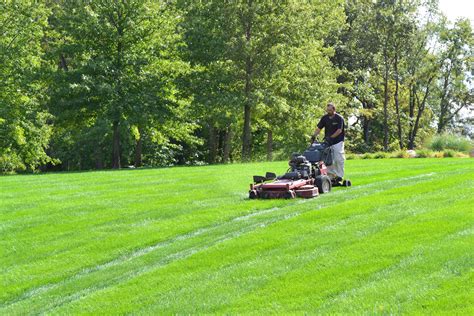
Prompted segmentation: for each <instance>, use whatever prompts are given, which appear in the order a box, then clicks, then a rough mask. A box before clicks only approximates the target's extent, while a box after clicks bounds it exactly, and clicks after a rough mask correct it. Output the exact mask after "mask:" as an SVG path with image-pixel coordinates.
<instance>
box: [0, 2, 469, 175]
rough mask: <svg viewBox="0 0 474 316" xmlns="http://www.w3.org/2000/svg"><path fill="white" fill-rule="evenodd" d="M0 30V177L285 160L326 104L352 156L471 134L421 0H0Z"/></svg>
mask: <svg viewBox="0 0 474 316" xmlns="http://www.w3.org/2000/svg"><path fill="white" fill-rule="evenodd" d="M0 34H1V36H0V170H1V171H3V172H9V171H22V170H37V169H43V170H78V169H94V168H97V169H101V168H120V167H123V166H128V165H135V166H137V167H139V166H142V165H146V166H164V165H172V164H200V163H218V162H219V163H225V162H229V161H240V160H243V161H248V160H255V159H268V160H272V159H276V158H282V157H285V158H286V156H287V155H288V154H289V153H291V152H292V151H295V150H301V148H303V147H304V146H305V145H306V143H307V141H308V139H309V136H310V135H311V133H312V131H313V130H314V127H315V124H316V122H317V120H318V118H319V117H320V116H321V115H322V114H323V112H324V109H325V104H326V103H327V102H328V101H332V102H334V103H335V104H336V105H337V107H338V108H337V109H338V111H339V112H341V113H342V114H343V115H344V116H345V118H346V121H347V122H348V123H349V126H348V129H347V133H348V137H347V145H346V146H347V147H348V149H349V150H351V151H353V152H370V151H380V150H384V151H390V150H394V149H404V148H409V149H412V148H415V147H416V146H419V145H421V144H422V143H423V142H424V140H425V139H426V138H428V137H430V136H431V135H433V134H434V133H442V132H444V131H447V130H450V131H454V132H457V133H459V134H465V135H468V136H471V134H470V133H472V132H473V131H472V116H471V115H469V114H470V113H471V112H470V111H472V110H473V108H472V107H473V105H472V104H473V88H472V87H473V84H472V82H471V80H472V75H473V64H474V59H473V47H474V41H473V33H472V28H471V24H470V22H469V20H467V19H465V20H462V19H461V20H458V21H456V22H449V21H447V20H446V18H445V17H443V16H442V15H441V14H440V13H439V12H438V10H437V2H436V1H430V0H427V1H419V0H411V1H399V0H385V1H372V0H354V1H344V0H339V1H334V0H331V1H329V0H319V1H306V0H283V1H270V0H268V1H267V0H218V1H214V0H208V1H195V0H175V1H164V0H163V1H157V0H154V1H148V0H128V1H125V0H121V1H106V0H104V1H95V0H94V1H93V0H81V1H79V0H44V1H41V2H37V1H13V0H6V1H2V2H0ZM470 126H471V129H469V127H470Z"/></svg>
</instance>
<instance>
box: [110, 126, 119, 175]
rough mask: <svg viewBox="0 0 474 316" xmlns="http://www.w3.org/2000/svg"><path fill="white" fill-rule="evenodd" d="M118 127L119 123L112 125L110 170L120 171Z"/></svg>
mask: <svg viewBox="0 0 474 316" xmlns="http://www.w3.org/2000/svg"><path fill="white" fill-rule="evenodd" d="M120 167H121V166H120V126H119V121H114V123H113V150H112V168H113V169H120Z"/></svg>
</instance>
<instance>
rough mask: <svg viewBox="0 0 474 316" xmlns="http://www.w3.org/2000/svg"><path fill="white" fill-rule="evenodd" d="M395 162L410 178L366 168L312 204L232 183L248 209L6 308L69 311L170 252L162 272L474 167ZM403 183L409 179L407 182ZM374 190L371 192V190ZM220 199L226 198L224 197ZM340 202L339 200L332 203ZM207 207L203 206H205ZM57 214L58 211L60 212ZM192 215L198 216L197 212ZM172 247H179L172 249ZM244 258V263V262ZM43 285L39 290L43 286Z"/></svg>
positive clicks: (335, 224)
mask: <svg viewBox="0 0 474 316" xmlns="http://www.w3.org/2000/svg"><path fill="white" fill-rule="evenodd" d="M364 162H365V163H367V162H366V161H364ZM391 162H392V164H395V165H396V166H395V168H392V169H391V170H393V169H395V170H398V171H400V175H411V176H407V177H406V179H403V178H401V179H400V178H398V177H399V176H400V175H398V174H395V173H393V172H385V173H380V170H377V172H375V173H376V174H378V176H377V177H378V178H381V179H384V178H385V179H393V181H392V180H388V181H387V183H383V182H382V183H379V184H380V185H379V186H378V187H377V186H376V183H377V181H373V183H371V182H370V181H367V180H369V179H368V178H370V171H369V170H368V173H367V174H366V175H365V177H361V178H360V180H361V181H360V182H361V183H362V185H361V186H360V188H357V187H353V188H352V189H350V190H348V191H344V190H339V191H335V192H333V193H332V194H330V195H327V196H322V197H320V198H318V199H316V200H314V201H315V202H316V203H311V202H310V201H302V200H297V201H245V200H242V193H241V192H239V191H237V190H236V188H235V187H233V188H232V189H229V190H230V191H229V192H231V198H230V200H233V201H234V204H244V203H247V209H245V208H242V209H238V207H237V210H236V207H235V206H234V205H232V206H231V207H227V208H226V209H225V210H224V211H227V212H228V213H230V214H223V213H222V210H221V213H220V214H218V216H216V217H213V218H209V223H206V224H207V225H206V224H202V223H199V224H198V225H197V226H192V225H190V226H189V227H187V228H188V229H187V232H185V233H184V234H181V235H179V234H178V235H171V237H168V238H165V239H164V241H165V242H166V241H170V240H171V241H172V240H173V238H176V240H174V241H172V242H171V243H170V244H172V245H173V246H172V247H168V246H166V247H164V248H165V250H166V251H164V252H160V251H154V250H153V251H152V252H151V253H149V254H148V253H146V251H145V254H144V255H143V256H142V255H140V256H138V257H137V258H139V259H140V260H138V261H137V262H135V259H132V260H131V261H132V263H134V264H136V265H135V266H134V265H133V264H132V265H130V266H127V264H122V262H121V261H120V258H127V256H129V255H130V253H132V254H133V253H134V252H138V253H140V251H143V249H145V248H146V247H150V244H148V243H144V240H148V239H146V238H143V239H141V240H140V241H139V242H137V241H135V240H133V241H134V242H135V243H134V245H135V247H134V248H132V249H130V251H129V248H126V249H124V250H125V251H124V253H125V255H122V256H114V255H112V252H110V251H108V252H107V257H109V258H110V257H112V258H111V260H117V258H118V259H119V260H118V261H116V262H117V265H116V266H113V265H112V266H113V268H114V269H109V268H107V269H105V270H100V269H99V270H97V271H96V273H95V274H94V273H92V274H90V275H88V274H85V275H84V276H85V278H84V279H82V277H80V278H75V277H74V276H76V275H77V274H78V273H77V272H76V273H73V274H72V275H71V274H69V276H67V273H66V276H65V275H62V276H61V278H58V279H59V280H64V279H66V280H68V279H69V280H70V281H68V282H71V283H68V286H67V289H66V291H65V292H63V293H62V294H63V295H61V293H60V292H61V290H65V289H64V288H63V287H64V285H65V284H62V285H61V286H60V287H58V288H56V289H55V288H54V287H53V288H51V289H52V290H54V291H50V290H49V289H48V290H47V291H45V292H41V291H39V292H37V293H36V294H38V293H39V294H41V295H36V294H35V292H34V291H35V288H36V289H38V287H37V286H36V287H30V288H32V290H31V291H32V292H31V293H33V294H35V295H33V297H31V300H30V299H25V301H24V302H23V301H18V302H17V304H14V305H12V306H9V307H7V310H8V311H11V312H15V311H16V312H19V311H20V310H22V309H23V308H25V309H23V311H25V310H28V304H29V303H33V301H34V300H35V299H37V302H38V306H41V304H42V303H45V304H44V305H42V307H43V308H41V309H38V310H43V311H48V310H49V308H55V307H56V306H58V307H61V306H63V307H61V308H65V310H70V306H82V304H87V303H83V302H89V301H92V302H94V300H95V299H97V298H100V297H103V296H102V294H100V293H102V292H108V290H111V291H112V292H113V291H114V289H117V288H121V287H122V286H123V284H128V283H130V282H132V281H133V280H135V279H137V277H136V276H137V275H133V273H134V271H135V270H136V271H141V270H147V269H143V267H149V266H153V264H155V263H156V262H157V261H159V260H160V259H163V258H166V254H168V255H169V258H173V256H174V255H175V256H177V257H176V258H178V260H177V261H176V260H171V261H169V262H166V260H162V261H163V262H162V263H163V264H162V266H160V267H158V269H159V270H163V269H165V270H166V269H167V268H168V266H169V265H171V266H173V265H175V264H178V263H179V262H183V263H184V262H187V261H193V260H195V258H196V256H198V257H199V254H200V253H207V252H208V251H212V250H213V249H215V248H219V247H221V246H222V245H225V247H227V245H228V244H229V243H232V242H233V240H234V239H235V240H238V241H240V240H241V239H242V238H245V236H248V235H252V234H255V233H256V232H259V231H261V230H264V231H265V230H267V229H269V228H271V227H274V226H275V225H276V226H278V225H280V224H276V223H277V222H281V221H282V222H281V223H282V224H281V225H286V224H287V223H288V222H292V221H293V220H294V219H291V218H292V217H294V216H297V215H300V214H303V213H306V212H309V213H314V212H312V211H314V210H317V209H318V207H317V208H314V205H315V204H316V205H317V206H321V208H322V211H321V210H320V211H318V212H319V213H326V211H328V210H330V208H331V205H330V204H331V203H338V204H340V205H339V206H340V207H342V208H347V207H349V206H348V205H346V204H347V203H350V201H348V200H346V199H345V198H346V197H348V196H349V195H351V196H352V197H353V198H356V199H360V201H359V202H357V203H359V204H361V203H362V204H363V203H365V201H366V200H365V199H364V196H365V194H367V195H366V197H367V196H370V195H371V194H372V193H373V195H374V198H375V199H376V200H378V201H379V202H380V200H381V196H378V195H377V194H376V192H377V191H378V190H382V191H383V190H385V188H384V187H383V185H384V184H385V185H386V186H387V190H388V189H389V188H393V187H394V186H397V185H401V186H404V187H407V188H408V189H410V188H411V187H410V185H409V184H412V185H414V186H416V185H417V184H422V183H418V182H416V181H425V180H426V179H428V180H432V179H434V178H438V177H439V178H440V179H444V178H446V177H447V178H450V177H453V178H457V179H458V180H459V176H458V175H457V174H456V173H457V172H453V171H456V170H458V172H459V174H461V173H464V174H466V173H467V174H469V172H471V171H472V163H470V162H469V161H468V160H447V163H446V162H444V163H443V165H441V163H440V162H441V161H440V160H438V161H433V160H426V161H425V163H424V164H420V163H419V162H418V161H416V162H415V163H413V165H412V166H411V167H412V168H409V167H410V166H408V168H403V167H402V166H401V165H400V163H401V162H399V161H396V160H395V161H391ZM457 162H459V163H457ZM357 163H360V162H357ZM377 164H380V162H377ZM366 167H367V166H366ZM441 167H442V168H441ZM210 168H211V167H210ZM358 168H359V166H358ZM203 169H205V168H203ZM348 169H349V170H350V168H348ZM367 169H371V168H367ZM371 170H372V169H371ZM374 170H375V169H374ZM146 171H147V172H152V171H151V170H146ZM430 171H431V172H430ZM439 171H442V172H441V173H440V174H438V173H437V172H439ZM211 173H212V172H211ZM388 173H390V176H391V177H392V178H389V177H387V174H388ZM72 175H74V174H72ZM72 175H71V176H72ZM471 177H472V174H471ZM7 178H8V177H7ZM240 178H241V179H240V180H239V176H236V179H237V180H236V183H239V181H240V182H242V186H244V184H245V189H246V187H247V185H248V183H247V182H248V179H244V178H243V177H242V176H240ZM397 180H399V181H398V182H397ZM404 181H405V182H406V183H404ZM364 183H365V184H364ZM423 185H424V183H423ZM436 185H437V186H439V187H441V188H442V187H443V184H442V183H441V184H440V183H437V182H436ZM429 187H430V184H429V183H428V188H429ZM361 188H364V190H360V189H361ZM237 189H238V188H237ZM245 189H244V190H245ZM358 190H360V192H362V191H366V192H363V193H364V195H362V194H361V195H360V196H357V195H353V194H354V193H355V194H358ZM371 190H373V192H372V191H371ZM432 190H433V188H431V191H432ZM389 191H391V190H389ZM458 191H459V192H452V195H453V196H456V194H458V195H459V193H460V192H465V190H463V188H458ZM206 192H207V191H206ZM214 193H215V194H216V195H215V197H216V199H221V197H220V194H221V191H217V192H214ZM346 193H350V194H346ZM418 193H419V192H418ZM244 194H245V193H244ZM420 194H421V195H423V193H420ZM405 197H406V194H405ZM236 198H237V200H240V202H239V203H235V200H236ZM408 198H410V196H408ZM222 200H225V197H224V198H222ZM336 200H337V201H338V202H334V201H336ZM329 202H331V203H329ZM213 203H214V202H213V199H212V196H211V197H209V196H207V199H206V201H203V203H202V205H204V206H205V207H208V206H209V205H213ZM357 203H356V204H357ZM376 203H377V201H376ZM196 204H200V203H196ZM249 204H250V205H251V207H248V205H249ZM382 205H383V204H382ZM130 206H133V205H130ZM205 207H204V208H203V209H205ZM188 210H189V213H192V212H193V210H192V209H190V208H189V206H188ZM216 212H218V213H219V210H216ZM331 212H335V211H334V210H332V211H331ZM92 213H93V212H92ZM58 214H59V212H58ZM131 214H134V213H133V212H130V213H129V214H127V215H126V216H131ZM135 214H140V211H138V212H136V213H135ZM170 215H171V218H173V215H172V214H170ZM194 215H196V214H194ZM362 215H363V214H362ZM38 216H39V215H38ZM302 216H306V215H300V216H298V217H296V219H298V218H300V217H302ZM177 218H179V216H177ZM190 218H192V216H190ZM216 218H217V221H216V220H215V219H216ZM285 219H286V220H285ZM319 220H321V221H323V220H324V218H321V219H319ZM350 221H358V217H357V216H352V215H351V216H348V217H346V218H342V219H340V220H338V221H336V218H328V223H327V224H328V225H326V226H325V228H324V230H325V232H335V233H338V234H341V229H343V228H344V225H345V223H347V222H350ZM228 222H230V223H232V225H230V224H228ZM234 222H235V223H234ZM382 222H383V221H382ZM129 223H130V224H134V222H133V221H131V222H126V224H125V225H127V224H129ZM138 223H140V224H143V225H144V226H147V225H148V224H149V223H148V222H147V221H146V219H145V221H144V222H143V221H140V220H139V221H138ZM300 224H301V225H302V226H304V225H306V223H300ZM379 224H380V223H379ZM105 225H106V224H105ZM239 225H240V226H239ZM214 227H216V228H214ZM189 228H190V229H189ZM154 229H155V230H156V227H153V228H152V229H150V230H151V231H153V230H154ZM203 229H204V232H203V233H197V234H196V236H197V237H200V238H201V239H200V238H196V237H195V236H194V234H193V232H199V231H200V230H203ZM206 229H209V231H206ZM374 229H377V227H375V228H374ZM109 233H110V234H114V235H115V236H116V237H119V238H118V239H120V243H117V245H120V244H121V243H122V244H123V242H124V241H126V240H127V239H126V238H123V236H122V235H121V234H118V235H117V232H116V231H114V230H113V229H111V230H110V232H109ZM186 234H190V235H191V237H190V238H184V239H180V236H186ZM158 235H159V234H158ZM302 235H303V239H302V240H303V241H305V238H304V233H302ZM25 236H26V235H25ZM140 237H142V236H140ZM144 237H147V238H148V236H144ZM30 238H31V237H30ZM306 238H308V237H307V236H306ZM31 239H33V238H31ZM66 240H67V238H66ZM157 242H158V243H159V242H163V240H162V239H160V240H156V239H155V240H154V241H153V242H152V243H151V246H153V245H156V243H157ZM199 245H201V246H203V247H202V248H199V247H197V248H196V247H194V246H199ZM145 246H146V247H145ZM331 246H332V245H331ZM321 248H322V247H321ZM277 249H278V247H277ZM107 250H108V249H107ZM172 250H176V251H175V252H174V253H173V251H172ZM180 250H181V251H182V252H183V253H187V254H188V255H189V256H184V257H180V256H179V253H180ZM46 251H47V250H46V249H41V251H39V252H38V253H43V254H44V253H45V252H46ZM321 251H322V250H321ZM86 253H87V254H89V255H91V257H93V255H94V253H91V252H86ZM127 253H128V254H127ZM176 254H178V255H176ZM252 254H253V253H252V252H250V253H248V255H249V256H250V257H248V258H247V259H245V260H248V261H249V260H250V258H251V255H252ZM305 255H307V254H306V253H305V252H304V251H303V252H302V253H301V254H300V256H302V257H304V256H305ZM275 257H276V258H278V253H277V252H275V253H274V255H273V257H270V258H275ZM310 257H311V256H310ZM114 258H115V259H114ZM219 259H220V258H218V260H217V261H218V262H219ZM234 259H235V258H234ZM94 260H95V262H96V263H98V264H105V265H106V264H107V263H108V262H110V260H109V261H102V262H100V260H97V258H94V259H91V262H93V261H94ZM245 260H244V261H243V262H245ZM98 261H99V262H98ZM127 261H128V259H127V260H125V262H127ZM41 263H44V264H47V263H49V261H48V260H45V261H44V262H41ZM76 264H77V262H76ZM230 265H231V266H232V264H230ZM274 265H275V264H274ZM79 266H80V263H79ZM112 266H111V267H112ZM236 266H238V265H236ZM257 266H259V264H257ZM82 267H83V269H82V270H79V271H84V270H86V271H87V269H89V268H91V267H92V268H93V267H97V265H90V266H89V265H87V264H83V265H82ZM84 267H85V268H84ZM140 268H141V270H140ZM120 269H123V270H120ZM268 269H270V270H272V269H276V267H275V266H273V267H268ZM62 271H63V272H64V271H65V269H63V270H62ZM121 271H122V272H123V271H130V272H131V276H132V277H131V278H130V281H127V279H122V280H120V279H116V280H115V281H116V283H114V282H111V283H110V282H107V281H110V280H114V275H119V274H120V272H121ZM157 271H158V270H157ZM27 272H28V271H27ZM30 272H31V271H30ZM148 273H149V274H152V275H154V274H155V273H156V271H154V269H153V268H150V269H149V271H148V272H147V271H145V275H146V274H148ZM209 273H211V274H212V271H209ZM79 274H80V272H79ZM138 275H139V274H138ZM94 277H97V278H98V279H97V280H95V281H96V282H94ZM38 280H40V281H42V282H40V284H41V283H42V284H50V282H47V279H46V278H44V277H43V278H42V277H41V276H40V277H39V278H38ZM45 280H46V282H44V281H45ZM59 282H62V281H59ZM81 282H83V283H81ZM87 282H90V283H89V284H93V285H96V288H101V287H102V289H103V290H101V291H98V292H96V291H95V289H94V287H92V288H90V287H89V290H87V288H88V283H87ZM101 282H102V283H101ZM103 282H105V283H103ZM66 283H67V282H66ZM132 283H133V282H132ZM53 284H54V283H53ZM66 285H67V284H66ZM104 285H105V286H104ZM40 286H41V285H40ZM83 287H84V289H86V290H85V292H81V288H83ZM46 288H47V287H46ZM39 289H41V287H40V288H39ZM158 289H159V287H158V288H157V290H156V291H157V292H158ZM56 290H57V291H56ZM195 290H196V289H195ZM55 291H56V292H55ZM53 292H54V293H53ZM20 293H21V291H20ZM67 293H71V296H68V295H69V294H67ZM10 294H11V292H10ZM82 294H86V295H87V296H85V297H84V299H80V298H81V295H82ZM228 294H229V295H234V296H235V297H240V296H241V295H240V294H239V295H235V293H233V294H232V293H228ZM175 295H177V297H180V296H179V293H175ZM157 296H158V295H155V298H156V297H157ZM10 297H11V296H10ZM13 297H15V296H13ZM16 297H18V296H16ZM105 297H107V296H105ZM138 297H140V296H138ZM217 297H218V296H217ZM242 297H245V295H243V294H242ZM25 298H26V297H25ZM56 298H58V300H57V301H55V299H56ZM74 300H77V302H76V303H74ZM177 301H178V302H181V303H182V302H183V300H182V299H180V300H177ZM10 302H11V300H10ZM68 302H72V305H69V304H68ZM65 303H66V304H65ZM61 304H64V305H61ZM170 304H171V305H170V306H171V307H172V308H174V307H173V306H176V305H173V304H172V303H170ZM226 304H227V305H228V306H229V307H228V308H230V309H229V310H232V305H231V304H230V305H229V304H228V303H226ZM226 304H218V302H217V299H216V300H215V301H214V302H212V304H211V303H210V304H209V308H208V309H201V311H210V310H219V308H223V307H222V306H226ZM92 305H93V306H92V307H91V309H90V310H94V308H96V307H97V306H96V305H94V304H92ZM138 305H139V306H142V305H146V304H144V303H140V304H138ZM138 305H137V306H138ZM21 306H23V307H21ZM35 306H36V304H32V305H30V306H29V307H30V308H32V309H33V310H35ZM68 306H69V307H68ZM94 306H95V307H94ZM150 306H151V307H149V308H151V310H154V309H155V308H156V307H153V306H154V305H153V304H151V305H150ZM4 307H6V306H4ZM171 307H170V308H171ZM286 307H288V306H286ZM146 308H148V307H145V309H144V310H147V309H146ZM60 310H61V309H60ZM71 310H72V309H71ZM224 310H225V309H224Z"/></svg>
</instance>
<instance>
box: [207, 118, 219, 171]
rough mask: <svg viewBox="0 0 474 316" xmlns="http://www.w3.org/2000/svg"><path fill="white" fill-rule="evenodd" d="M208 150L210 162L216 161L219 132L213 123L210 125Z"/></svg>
mask: <svg viewBox="0 0 474 316" xmlns="http://www.w3.org/2000/svg"><path fill="white" fill-rule="evenodd" d="M208 150H209V158H208V162H209V163H210V164H213V163H216V156H217V132H216V129H215V127H214V126H213V125H212V124H211V125H209V138H208Z"/></svg>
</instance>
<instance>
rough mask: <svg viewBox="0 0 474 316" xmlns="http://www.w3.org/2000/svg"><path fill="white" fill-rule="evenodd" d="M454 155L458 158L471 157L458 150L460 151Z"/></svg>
mask: <svg viewBox="0 0 474 316" xmlns="http://www.w3.org/2000/svg"><path fill="white" fill-rule="evenodd" d="M454 157H456V158H469V155H468V154H465V153H462V152H459V151H458V152H456V154H455V155H454Z"/></svg>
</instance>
